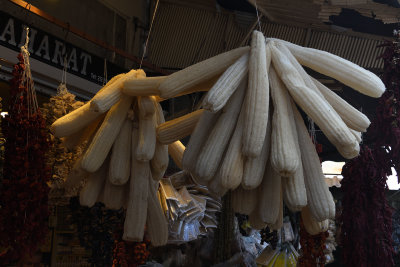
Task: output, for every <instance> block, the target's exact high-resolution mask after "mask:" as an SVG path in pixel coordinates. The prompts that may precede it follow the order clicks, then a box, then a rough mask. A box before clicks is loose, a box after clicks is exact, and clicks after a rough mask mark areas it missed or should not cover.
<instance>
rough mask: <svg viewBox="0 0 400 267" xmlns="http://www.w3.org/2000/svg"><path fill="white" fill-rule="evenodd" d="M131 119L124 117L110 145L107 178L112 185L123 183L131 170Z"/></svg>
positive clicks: (126, 180) (127, 178)
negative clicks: (110, 151) (111, 145)
mask: <svg viewBox="0 0 400 267" xmlns="http://www.w3.org/2000/svg"><path fill="white" fill-rule="evenodd" d="M131 140H132V121H131V120H130V119H125V122H124V124H123V125H122V127H121V130H120V131H119V133H118V136H117V137H116V139H115V142H114V144H113V147H112V153H111V157H110V168H109V173H108V179H109V180H110V182H111V183H112V184H114V185H123V184H125V183H126V182H128V180H129V175H130V171H131V154H132V152H131V149H132V147H131Z"/></svg>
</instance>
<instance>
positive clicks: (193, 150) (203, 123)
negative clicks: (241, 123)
mask: <svg viewBox="0 0 400 267" xmlns="http://www.w3.org/2000/svg"><path fill="white" fill-rule="evenodd" d="M219 115H220V114H219V113H211V112H210V111H208V110H205V111H204V112H203V114H202V115H201V117H200V120H199V122H198V123H197V124H196V127H195V129H194V131H193V133H192V134H191V136H190V140H189V143H188V145H187V147H186V149H185V152H184V153H183V158H182V167H183V169H184V170H186V171H188V172H190V173H192V174H193V171H194V169H195V166H196V161H197V158H198V154H199V153H200V151H201V148H202V146H203V144H204V143H205V142H206V140H207V138H208V135H209V133H210V132H211V130H212V128H213V127H214V124H215V123H216V122H217V120H218V118H219Z"/></svg>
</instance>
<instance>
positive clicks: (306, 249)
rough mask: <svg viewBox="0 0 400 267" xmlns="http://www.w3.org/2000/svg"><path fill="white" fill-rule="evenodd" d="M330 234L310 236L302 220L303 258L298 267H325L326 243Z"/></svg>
mask: <svg viewBox="0 0 400 267" xmlns="http://www.w3.org/2000/svg"><path fill="white" fill-rule="evenodd" d="M328 235H329V234H328V232H323V233H319V234H317V235H310V234H309V233H307V231H306V229H305V228H304V224H303V220H302V219H300V245H301V256H300V257H299V260H298V266H301V267H323V266H325V261H326V258H325V252H324V250H325V241H326V238H327V237H328Z"/></svg>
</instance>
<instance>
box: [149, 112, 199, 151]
mask: <svg viewBox="0 0 400 267" xmlns="http://www.w3.org/2000/svg"><path fill="white" fill-rule="evenodd" d="M203 111H204V110H203V109H199V110H196V111H193V112H191V113H189V114H186V115H184V116H182V117H179V118H176V119H173V120H170V121H167V122H165V123H162V124H160V125H159V126H158V127H157V141H158V142H160V143H161V144H171V143H173V142H175V141H177V140H180V139H183V138H185V137H186V136H188V135H190V134H191V133H192V132H193V130H194V128H195V127H196V124H197V122H198V121H199V120H200V117H201V115H202V114H203Z"/></svg>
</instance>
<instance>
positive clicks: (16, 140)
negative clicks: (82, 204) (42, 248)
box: [0, 54, 50, 266]
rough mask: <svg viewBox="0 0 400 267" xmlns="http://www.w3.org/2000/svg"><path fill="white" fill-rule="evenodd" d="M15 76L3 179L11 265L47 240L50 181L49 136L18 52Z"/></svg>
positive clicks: (2, 258) (0, 261)
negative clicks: (35, 106) (48, 160)
mask: <svg viewBox="0 0 400 267" xmlns="http://www.w3.org/2000/svg"><path fill="white" fill-rule="evenodd" d="M18 60H19V63H17V64H16V65H14V68H13V73H12V74H13V78H12V79H11V81H10V83H11V91H10V93H11V100H10V106H9V109H8V115H7V116H6V117H5V119H4V120H3V121H2V129H3V131H4V137H5V139H6V143H5V163H4V179H3V182H2V185H1V190H0V191H1V192H0V207H1V208H0V248H2V249H4V250H2V251H1V255H0V265H1V266H7V265H8V264H11V263H14V262H16V261H18V260H20V259H22V258H23V257H24V256H26V255H30V254H32V253H33V252H35V250H36V249H37V247H38V246H39V245H41V244H42V243H43V241H44V240H45V238H46V233H47V230H48V227H47V225H48V223H47V220H48V215H49V211H48V206H47V200H48V199H47V198H48V191H49V188H48V186H47V184H46V182H47V181H48V179H49V177H50V171H49V170H50V169H49V168H48V166H46V161H45V157H44V155H45V154H46V152H47V150H48V147H49V140H48V136H47V131H46V127H45V122H44V119H43V118H42V115H41V113H40V110H38V109H37V108H34V107H32V103H35V102H36V99H32V97H35V95H34V94H33V93H32V92H30V91H31V90H33V88H31V86H32V81H31V80H29V79H28V80H27V79H26V78H27V77H30V75H27V74H26V72H29V70H27V71H26V69H25V68H26V66H25V62H24V56H23V55H22V54H19V55H18Z"/></svg>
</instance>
